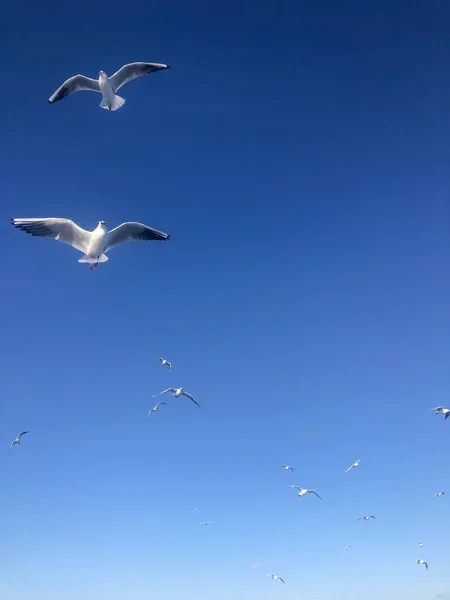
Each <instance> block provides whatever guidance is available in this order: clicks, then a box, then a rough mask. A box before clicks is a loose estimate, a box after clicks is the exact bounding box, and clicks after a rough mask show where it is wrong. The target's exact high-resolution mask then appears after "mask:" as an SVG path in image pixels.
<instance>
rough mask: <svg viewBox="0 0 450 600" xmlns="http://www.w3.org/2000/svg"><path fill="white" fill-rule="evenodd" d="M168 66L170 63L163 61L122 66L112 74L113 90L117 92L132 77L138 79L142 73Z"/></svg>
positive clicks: (152, 71)
mask: <svg viewBox="0 0 450 600" xmlns="http://www.w3.org/2000/svg"><path fill="white" fill-rule="evenodd" d="M168 68H169V65H164V64H162V63H147V62H135V63H129V64H128V65H124V66H123V67H121V68H120V69H119V70H118V71H117V72H116V73H114V75H111V77H110V78H109V82H110V83H111V87H112V89H113V92H114V93H116V92H117V91H118V90H120V88H121V87H122V86H123V85H125V84H126V83H128V82H129V81H131V80H132V79H136V77H141V75H149V74H150V73H155V72H156V71H161V70H163V69H168Z"/></svg>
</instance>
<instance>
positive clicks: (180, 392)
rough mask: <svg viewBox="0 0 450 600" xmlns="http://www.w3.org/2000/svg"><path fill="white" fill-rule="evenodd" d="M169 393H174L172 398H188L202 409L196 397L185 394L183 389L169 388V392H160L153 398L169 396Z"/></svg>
mask: <svg viewBox="0 0 450 600" xmlns="http://www.w3.org/2000/svg"><path fill="white" fill-rule="evenodd" d="M167 392H172V396H175V398H179V397H180V396H186V398H189V400H192V402H194V404H196V405H197V406H198V407H199V408H201V406H200V404H199V403H198V402H197V400H196V399H195V398H194V396H192V395H191V394H189V393H188V392H185V391H184V390H183V388H182V387H180V388H172V387H171V388H167V390H163V391H162V392H159V394H155V395H154V396H153V398H156V397H157V396H161V395H162V394H167Z"/></svg>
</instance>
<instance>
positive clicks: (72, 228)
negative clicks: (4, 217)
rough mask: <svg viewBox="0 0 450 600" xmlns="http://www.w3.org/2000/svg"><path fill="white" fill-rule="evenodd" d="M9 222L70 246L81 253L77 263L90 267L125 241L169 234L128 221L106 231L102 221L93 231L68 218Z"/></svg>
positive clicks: (26, 231) (107, 258)
mask: <svg viewBox="0 0 450 600" xmlns="http://www.w3.org/2000/svg"><path fill="white" fill-rule="evenodd" d="M12 225H14V227H17V228H18V229H21V230H22V231H24V232H25V233H29V234H30V235H33V236H37V237H47V238H51V239H54V240H57V241H60V242H64V243H65V244H68V245H69V246H72V247H73V248H75V249H76V250H78V251H80V252H82V253H83V256H82V257H81V258H80V259H79V260H78V262H79V263H90V268H91V269H92V267H93V266H97V265H98V263H101V262H106V261H107V260H109V257H108V256H106V253H107V252H109V251H110V250H112V249H113V248H115V247H116V246H119V245H120V244H124V243H126V242H131V241H137V240H145V241H151V240H156V241H165V240H168V239H170V235H169V234H167V233H164V232H162V231H159V230H158V229H155V228H153V227H149V226H148V225H144V224H143V223H138V222H134V221H129V222H126V223H122V224H121V225H119V226H118V227H115V228H114V229H111V230H110V231H108V230H107V227H106V223H105V221H99V222H98V225H97V227H96V228H95V229H94V230H93V231H86V230H85V229H82V228H81V227H79V226H78V225H76V223H74V222H73V221H71V220H70V219H60V218H53V217H52V218H47V217H45V218H41V219H38V218H37V219H28V218H27V219H13V220H12Z"/></svg>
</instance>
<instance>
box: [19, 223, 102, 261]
mask: <svg viewBox="0 0 450 600" xmlns="http://www.w3.org/2000/svg"><path fill="white" fill-rule="evenodd" d="M12 224H13V225H14V227H17V229H21V230H22V231H25V233H29V234H31V235H35V236H38V237H47V238H52V239H54V240H58V241H60V242H64V243H65V244H68V245H69V246H72V247H73V248H76V249H77V250H79V251H80V252H83V253H85V252H86V250H87V247H88V244H89V241H90V239H91V234H90V233H89V231H86V230H85V229H82V228H81V227H78V225H77V224H76V223H74V222H73V221H71V220H70V219H57V218H50V219H48V218H43V219H12Z"/></svg>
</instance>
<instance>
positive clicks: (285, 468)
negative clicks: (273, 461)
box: [281, 465, 294, 472]
mask: <svg viewBox="0 0 450 600" xmlns="http://www.w3.org/2000/svg"><path fill="white" fill-rule="evenodd" d="M281 468H282V469H284V470H285V471H292V472H294V469H293V467H290V466H289V465H281Z"/></svg>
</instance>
